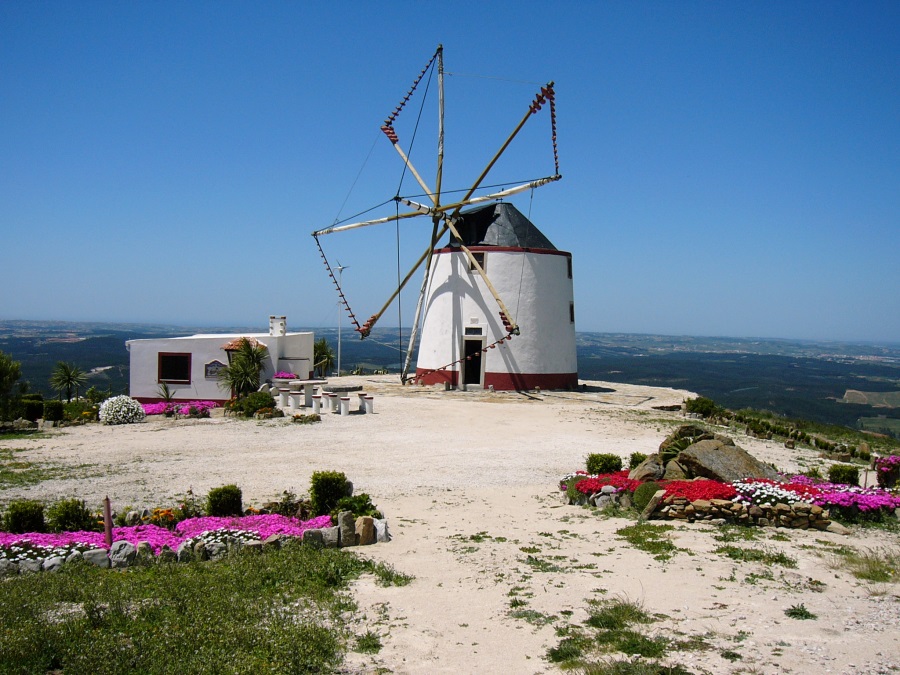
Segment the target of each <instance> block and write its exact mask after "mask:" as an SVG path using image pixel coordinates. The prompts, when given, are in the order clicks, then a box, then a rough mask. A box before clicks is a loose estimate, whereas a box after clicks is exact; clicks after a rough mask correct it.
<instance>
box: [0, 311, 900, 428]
mask: <svg viewBox="0 0 900 675" xmlns="http://www.w3.org/2000/svg"><path fill="white" fill-rule="evenodd" d="M265 330H267V327H263V326H215V327H202V328H198V327H188V326H168V325H149V324H121V323H89V322H64V321H0V351H3V352H5V353H7V354H9V355H11V356H12V357H13V358H14V359H16V360H17V361H20V362H21V363H22V370H23V373H24V378H25V379H26V380H28V381H29V382H30V384H31V388H32V390H34V391H40V392H43V393H45V394H46V395H52V393H53V392H51V390H50V388H49V384H48V381H49V378H50V373H51V372H52V370H53V367H54V366H55V364H56V363H57V361H68V362H71V363H74V364H76V365H78V366H79V367H80V368H81V369H82V370H84V371H86V372H88V373H89V384H90V385H93V386H96V387H98V388H99V389H102V390H110V391H112V392H113V393H124V392H126V391H127V388H128V352H127V350H126V349H125V341H126V340H131V339H140V338H153V337H167V336H169V337H171V336H177V335H190V334H193V333H198V332H205V333H231V332H234V333H242V332H247V333H249V332H264V331H265ZM290 330H312V331H314V332H315V333H316V337H317V338H318V337H325V338H326V339H328V340H329V342H330V343H331V344H332V346H333V348H334V349H335V352H337V329H336V328H305V329H304V328H302V327H295V326H292V327H290ZM407 340H408V331H407V330H404V331H403V332H402V333H401V331H400V330H398V329H396V328H376V329H375V330H373V332H372V335H371V337H370V338H369V339H367V340H362V341H361V340H359V338H358V336H357V335H356V334H355V333H354V332H353V331H352V330H351V329H349V328H345V329H344V330H343V334H342V340H341V366H342V369H343V370H344V371H345V372H348V371H352V370H354V369H356V368H361V369H363V370H364V371H372V370H375V369H379V370H381V369H387V370H389V371H392V372H399V370H400V368H401V363H402V359H403V355H404V353H405V350H404V351H401V349H400V345H401V343H402V344H403V345H405V344H406V343H407ZM577 350H578V374H579V377H581V378H582V379H590V380H606V381H612V382H624V383H631V384H647V385H654V386H665V387H676V388H682V389H689V390H691V391H696V392H698V393H699V394H701V395H703V396H708V397H710V398H712V399H714V400H715V401H716V402H717V403H719V404H721V405H724V406H726V407H729V408H732V409H740V408H754V409H758V410H768V411H771V412H774V413H776V414H779V415H784V416H787V417H797V418H803V419H811V420H814V421H817V422H823V423H831V424H840V425H843V426H849V427H855V428H865V429H869V430H873V431H877V432H880V433H888V434H891V435H894V436H895V437H900V345H884V344H862V343H843V342H821V341H800V340H782V339H758V338H752V339H751V338H717V337H690V336H676V337H673V336H662V335H634V334H619V333H578V335H577Z"/></svg>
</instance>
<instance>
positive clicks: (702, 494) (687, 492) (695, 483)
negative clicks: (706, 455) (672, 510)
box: [663, 480, 737, 502]
mask: <svg viewBox="0 0 900 675" xmlns="http://www.w3.org/2000/svg"><path fill="white" fill-rule="evenodd" d="M663 487H664V488H665V490H666V497H684V498H686V499H688V500H689V501H692V502H695V501H697V500H698V499H707V500H709V499H732V498H733V497H734V496H735V495H737V490H735V489H734V487H732V486H731V485H728V484H727V483H720V482H719V481H716V480H672V481H669V482H668V483H664V484H663Z"/></svg>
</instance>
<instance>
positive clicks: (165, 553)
mask: <svg viewBox="0 0 900 675" xmlns="http://www.w3.org/2000/svg"><path fill="white" fill-rule="evenodd" d="M156 561H157V562H158V563H173V562H178V554H177V553H175V551H173V550H172V549H171V548H170V547H169V545H168V544H163V547H162V548H161V549H159V555H158V556H156Z"/></svg>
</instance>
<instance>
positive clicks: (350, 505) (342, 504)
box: [331, 492, 381, 518]
mask: <svg viewBox="0 0 900 675" xmlns="http://www.w3.org/2000/svg"><path fill="white" fill-rule="evenodd" d="M341 511H350V512H351V513H352V514H353V516H354V517H355V518H359V517H360V516H372V517H373V518H381V511H379V510H378V509H376V508H375V505H374V504H373V503H372V499H371V498H370V497H369V495H367V494H366V493H365V492H363V493H360V494H358V495H354V496H352V497H341V498H340V499H338V502H337V505H335V507H334V508H333V509H332V510H331V517H332V518H335V517H337V515H338V514H339V513H340V512H341Z"/></svg>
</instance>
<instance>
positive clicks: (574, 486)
mask: <svg viewBox="0 0 900 675" xmlns="http://www.w3.org/2000/svg"><path fill="white" fill-rule="evenodd" d="M585 480H588V477H587V476H582V475H580V474H579V475H575V476H572V477H571V478H569V480H568V481H567V482H566V497H568V499H569V501H570V502H578V501H580V500H581V499H582V498H583V497H584V496H585V495H583V494H582V493H581V492H579V491H578V484H579V483H581V482H582V481H585Z"/></svg>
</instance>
